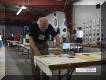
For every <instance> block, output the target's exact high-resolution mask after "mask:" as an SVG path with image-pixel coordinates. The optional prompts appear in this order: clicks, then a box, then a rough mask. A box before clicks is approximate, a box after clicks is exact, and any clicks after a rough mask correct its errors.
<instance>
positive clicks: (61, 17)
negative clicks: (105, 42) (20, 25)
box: [46, 11, 67, 34]
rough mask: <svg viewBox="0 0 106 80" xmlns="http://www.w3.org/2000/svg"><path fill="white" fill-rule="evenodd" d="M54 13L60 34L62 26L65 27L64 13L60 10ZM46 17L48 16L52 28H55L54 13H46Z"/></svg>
mask: <svg viewBox="0 0 106 80" xmlns="http://www.w3.org/2000/svg"><path fill="white" fill-rule="evenodd" d="M55 13H56V17H57V21H58V25H57V27H59V28H60V34H61V33H62V30H63V28H67V27H66V26H65V25H64V21H65V14H64V12H60V11H56V12H55ZM46 17H47V18H48V20H49V23H50V24H51V25H52V26H53V27H54V28H56V27H55V26H54V18H55V16H54V13H51V14H49V15H47V16H46Z"/></svg>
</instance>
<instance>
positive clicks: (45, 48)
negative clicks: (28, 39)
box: [31, 43, 49, 80]
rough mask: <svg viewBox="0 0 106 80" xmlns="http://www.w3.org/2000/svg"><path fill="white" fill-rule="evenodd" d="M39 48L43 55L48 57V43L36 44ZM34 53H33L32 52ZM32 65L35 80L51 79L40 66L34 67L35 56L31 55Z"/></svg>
mask: <svg viewBox="0 0 106 80" xmlns="http://www.w3.org/2000/svg"><path fill="white" fill-rule="evenodd" d="M36 46H37V48H38V49H39V51H40V53H41V55H48V45H47V44H46V43H36ZM32 53H33V52H32ZM31 64H32V75H33V80H48V79H49V78H48V77H47V76H46V74H44V73H43V72H42V75H41V72H40V69H39V67H38V66H36V67H35V65H34V56H33V54H31Z"/></svg>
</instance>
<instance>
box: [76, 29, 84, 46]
mask: <svg viewBox="0 0 106 80" xmlns="http://www.w3.org/2000/svg"><path fill="white" fill-rule="evenodd" d="M83 34H84V33H83V31H82V28H81V27H79V28H78V30H77V31H76V38H77V43H81V44H82V42H83Z"/></svg>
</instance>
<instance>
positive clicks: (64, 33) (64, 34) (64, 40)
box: [62, 28, 67, 43]
mask: <svg viewBox="0 0 106 80" xmlns="http://www.w3.org/2000/svg"><path fill="white" fill-rule="evenodd" d="M62 38H63V42H64V43H66V42H67V32H66V28H64V29H63V32H62Z"/></svg>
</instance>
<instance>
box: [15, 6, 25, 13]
mask: <svg viewBox="0 0 106 80" xmlns="http://www.w3.org/2000/svg"><path fill="white" fill-rule="evenodd" d="M23 9H27V8H26V7H25V6H21V8H20V9H19V11H18V12H17V14H16V15H19V14H20V12H21V11H22V10H23Z"/></svg>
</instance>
